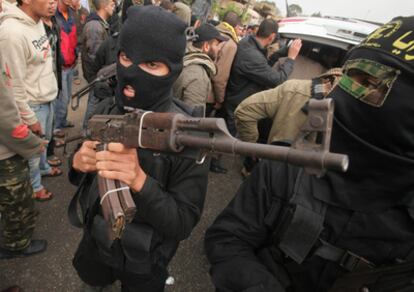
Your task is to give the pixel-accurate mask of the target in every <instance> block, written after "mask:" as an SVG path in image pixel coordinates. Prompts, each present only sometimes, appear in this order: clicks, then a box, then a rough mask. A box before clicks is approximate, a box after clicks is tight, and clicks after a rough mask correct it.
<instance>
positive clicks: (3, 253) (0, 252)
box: [0, 239, 47, 260]
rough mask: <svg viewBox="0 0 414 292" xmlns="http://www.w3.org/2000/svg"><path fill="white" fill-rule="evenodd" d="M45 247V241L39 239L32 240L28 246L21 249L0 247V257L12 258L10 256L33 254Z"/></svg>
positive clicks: (42, 250) (21, 256) (20, 256)
mask: <svg viewBox="0 0 414 292" xmlns="http://www.w3.org/2000/svg"><path fill="white" fill-rule="evenodd" d="M46 249H47V241H46V240H43V239H40V240H32V241H31V242H30V244H29V246H28V247H26V248H25V249H22V250H16V251H14V250H8V249H4V248H1V249H0V259H1V260H3V259H12V258H23V257H28V256H31V255H35V254H38V253H41V252H44V251H45V250H46Z"/></svg>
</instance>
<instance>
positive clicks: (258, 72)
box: [225, 36, 294, 110]
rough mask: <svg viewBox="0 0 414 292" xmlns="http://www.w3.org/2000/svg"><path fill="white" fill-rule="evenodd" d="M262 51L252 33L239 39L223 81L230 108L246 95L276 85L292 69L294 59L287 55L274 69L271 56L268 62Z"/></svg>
mask: <svg viewBox="0 0 414 292" xmlns="http://www.w3.org/2000/svg"><path fill="white" fill-rule="evenodd" d="M266 53H267V51H266V49H265V48H263V47H262V46H261V45H260V44H259V43H258V42H257V40H256V38H255V37H254V36H248V37H246V38H244V39H243V40H241V41H240V42H239V45H238V48H237V53H236V57H235V58H234V61H233V65H232V68H231V73H230V79H229V82H228V84H227V89H226V100H225V103H226V106H230V108H232V109H233V110H234V109H236V107H237V106H238V105H239V103H241V102H242V101H243V100H244V99H245V98H246V97H248V96H250V95H252V94H254V93H256V92H259V91H263V90H266V89H270V88H273V87H276V86H278V85H280V84H281V83H283V82H284V81H286V80H287V78H288V76H289V74H290V73H292V70H293V63H294V61H293V60H292V59H287V61H286V62H285V63H284V64H283V65H282V66H280V69H279V70H276V69H274V68H272V65H273V63H274V61H275V60H272V61H270V62H269V61H268V60H267V58H266Z"/></svg>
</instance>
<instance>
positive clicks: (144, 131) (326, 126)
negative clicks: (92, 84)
mask: <svg viewBox="0 0 414 292" xmlns="http://www.w3.org/2000/svg"><path fill="white" fill-rule="evenodd" d="M128 110H130V112H129V113H127V114H125V115H95V116H93V117H92V118H91V119H90V120H89V122H88V129H87V136H88V138H89V139H91V140H93V141H99V142H101V143H102V145H103V148H104V147H106V146H105V145H107V143H110V142H118V143H122V144H124V145H125V146H126V147H128V148H148V149H151V150H153V151H156V152H160V153H161V152H164V153H176V154H177V155H182V156H187V157H190V158H194V159H195V160H196V161H197V163H200V164H201V163H203V162H204V159H205V157H206V155H207V154H209V153H224V154H225V153H227V154H239V155H247V156H255V157H258V158H267V159H273V160H279V161H285V162H288V163H290V164H294V165H298V166H303V167H304V168H305V170H307V171H308V172H310V173H312V174H316V175H319V176H321V175H323V174H324V172H325V171H326V170H327V169H331V170H336V171H342V172H344V171H346V170H347V168H348V157H347V156H346V155H342V154H337V153H331V152H329V145H330V138H331V129H332V119H333V101H332V100H331V99H325V100H316V99H311V100H310V102H309V112H308V120H307V122H305V124H304V126H303V129H302V131H301V133H300V135H299V137H298V139H297V140H296V142H295V143H294V144H293V146H292V147H284V146H274V145H264V144H256V143H247V142H242V141H240V140H238V139H236V138H234V137H233V136H231V134H230V133H229V132H228V130H227V127H226V124H225V122H224V120H223V119H219V118H193V117H188V116H184V115H182V114H179V113H154V112H148V111H143V110H139V109H128ZM314 134H317V136H318V138H317V139H316V140H315V141H320V143H316V142H312V141H311V140H309V139H308V138H309V136H314ZM194 152H195V153H194ZM98 184H99V192H100V198H101V205H102V211H103V215H104V218H105V220H106V221H107V222H108V223H109V225H110V237H111V238H112V239H115V238H119V237H120V236H121V234H122V230H123V228H124V226H125V224H126V222H130V221H131V220H132V219H133V218H134V215H135V211H136V208H135V204H134V201H133V200H132V198H131V193H130V191H129V189H128V187H127V186H126V185H124V184H123V183H121V182H119V181H112V180H108V179H103V178H101V177H99V176H98Z"/></svg>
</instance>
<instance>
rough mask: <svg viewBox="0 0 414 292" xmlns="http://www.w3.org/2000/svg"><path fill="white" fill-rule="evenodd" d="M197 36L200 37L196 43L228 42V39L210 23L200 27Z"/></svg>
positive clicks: (197, 29) (196, 31) (196, 32)
mask: <svg viewBox="0 0 414 292" xmlns="http://www.w3.org/2000/svg"><path fill="white" fill-rule="evenodd" d="M195 34H196V35H197V36H198V37H197V39H196V40H195V42H205V41H210V40H214V39H216V40H218V41H219V42H225V41H227V40H228V38H226V37H224V36H222V35H221V34H220V32H219V31H218V29H217V28H215V27H214V26H213V25H211V24H209V23H204V24H202V25H201V26H200V27H198V28H196V30H195Z"/></svg>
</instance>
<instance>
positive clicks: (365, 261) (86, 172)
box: [0, 0, 414, 292]
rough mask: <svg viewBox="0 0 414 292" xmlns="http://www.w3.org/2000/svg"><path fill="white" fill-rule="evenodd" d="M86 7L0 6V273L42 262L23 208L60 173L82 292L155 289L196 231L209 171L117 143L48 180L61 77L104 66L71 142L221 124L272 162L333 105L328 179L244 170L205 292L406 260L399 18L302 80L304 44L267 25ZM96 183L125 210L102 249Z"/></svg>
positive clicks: (65, 94) (29, 209)
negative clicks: (96, 135) (129, 128)
mask: <svg viewBox="0 0 414 292" xmlns="http://www.w3.org/2000/svg"><path fill="white" fill-rule="evenodd" d="M92 3H93V6H94V9H93V11H89V5H87V6H88V7H83V6H82V5H81V3H80V1H79V0H30V1H29V0H17V3H13V4H12V3H9V2H7V1H4V0H3V2H1V1H0V4H2V5H0V66H1V69H2V78H0V87H1V90H0V105H2V107H1V108H2V111H1V113H0V129H1V134H0V214H1V220H2V222H3V223H4V224H3V225H4V227H3V246H2V247H1V248H0V259H10V258H15V257H25V256H31V255H35V254H38V253H41V252H44V251H45V250H46V249H47V241H46V240H40V239H38V240H35V239H32V234H33V230H34V228H35V226H36V219H37V216H38V212H37V211H36V209H35V205H34V201H35V200H37V201H47V200H50V199H53V194H52V193H51V192H50V191H48V190H47V188H46V187H45V186H44V185H43V184H42V177H45V176H49V177H56V176H60V175H62V173H64V172H66V173H67V175H68V179H69V181H70V182H71V183H72V184H74V185H77V186H78V193H80V196H81V197H80V198H81V199H80V204H81V205H82V219H83V222H84V228H83V236H82V239H81V241H80V243H79V246H78V248H77V251H76V253H75V255H74V259H73V265H74V268H75V270H76V271H77V273H78V275H79V277H80V279H81V280H82V282H83V288H84V291H101V290H102V289H104V288H105V287H108V286H111V285H113V283H114V282H115V281H116V280H119V281H120V282H121V284H122V291H145V292H151V291H154V292H156V291H164V287H165V283H166V279H167V278H168V271H167V267H168V264H169V262H170V261H171V259H172V257H173V256H174V254H175V253H176V251H177V248H178V245H179V243H180V241H182V240H184V239H186V238H188V237H189V236H190V234H191V232H192V230H193V228H194V227H195V226H196V224H197V223H198V221H199V220H200V217H201V214H202V212H203V206H204V200H205V197H206V193H207V182H208V173H209V171H213V172H217V173H222V174H225V173H226V172H227V170H226V169H225V168H224V167H223V166H222V165H221V164H220V158H221V157H220V156H219V155H215V156H214V157H212V158H210V159H207V160H206V161H205V162H204V163H202V164H199V163H197V161H196V159H195V158H194V159H190V158H188V157H181V156H177V155H170V154H168V153H156V152H154V151H152V150H150V149H144V148H142V149H141V148H137V149H130V148H127V147H125V146H124V145H122V144H120V143H109V144H108V145H107V148H106V149H105V150H103V151H97V145H98V142H96V141H84V142H82V143H80V144H79V146H78V147H77V148H76V150H75V152H74V153H73V154H72V156H71V158H70V161H69V169H68V170H67V171H65V170H62V169H61V168H60V166H61V164H62V161H61V159H60V158H59V157H57V156H56V155H55V154H54V148H55V147H59V146H62V145H64V144H65V131H66V130H65V128H68V127H73V126H75V125H74V123H73V122H71V121H69V120H68V119H67V116H68V106H69V102H70V100H71V96H72V86H73V84H74V83H76V82H78V81H77V80H79V78H80V76H79V74H80V73H79V72H80V71H81V72H82V74H83V77H84V79H85V80H86V81H87V82H92V81H94V80H95V79H96V78H97V76H98V75H99V71H100V70H101V69H104V68H105V67H106V66H109V65H112V64H115V63H116V78H111V79H110V80H105V81H101V82H98V83H96V84H95V85H94V87H92V90H91V91H90V92H89V96H88V101H87V105H86V109H85V114H84V118H83V122H82V125H81V128H83V129H85V128H86V127H87V124H88V120H89V119H90V118H91V117H92V116H93V115H94V114H105V115H120V114H124V113H126V108H127V107H128V108H139V109H143V110H147V111H153V112H175V113H181V114H184V115H187V116H198V117H221V118H224V119H225V121H226V124H227V127H228V129H229V132H230V133H231V135H233V136H235V137H238V138H239V139H242V140H243V141H247V142H253V143H268V144H276V145H284V146H290V145H291V144H292V142H293V141H294V140H295V138H296V137H297V135H298V133H299V131H300V129H301V127H302V125H303V124H304V123H305V121H306V119H307V113H308V112H307V104H308V102H309V100H310V99H324V98H333V99H334V101H335V103H336V110H335V117H334V123H333V130H332V142H331V149H332V151H333V152H337V153H343V154H347V155H348V156H349V158H350V161H351V162H350V166H349V169H348V171H347V172H346V173H339V172H335V171H327V172H326V175H325V176H324V177H322V178H320V177H316V176H312V175H309V174H307V173H306V172H304V171H303V169H301V168H300V167H294V166H291V165H288V164H286V163H284V162H275V161H266V160H263V161H259V160H258V159H257V158H256V157H245V158H244V167H243V169H242V174H243V175H244V176H245V178H246V180H245V181H244V182H243V184H242V185H241V186H240V189H239V190H238V192H237V193H236V195H235V197H234V199H233V200H232V201H231V203H230V204H229V205H228V206H227V207H226V208H225V209H224V210H223V212H222V213H221V214H220V215H219V217H218V218H217V219H216V220H215V222H214V223H213V225H212V226H211V227H210V228H208V230H207V231H206V237H205V250H206V255H207V258H208V260H209V262H210V263H211V270H210V273H211V277H212V281H213V283H214V285H215V287H216V289H217V291H219V292H227V291H245V292H247V291H249V292H256V291H257V292H259V291H328V290H329V289H330V288H331V287H333V286H335V285H336V284H335V283H336V281H337V279H341V277H343V276H344V275H346V274H349V273H350V274H352V275H353V274H355V273H358V272H365V273H370V272H375V271H376V269H377V268H381V267H384V266H385V267H389V268H390V269H393V268H394V267H396V268H398V267H399V265H401V264H404V263H405V262H410V261H412V260H413V257H414V254H413V252H412V251H413V250H414V249H413V248H414V233H413V230H412V222H413V218H412V207H413V202H414V201H413V198H414V197H413V195H414V193H413V192H414V185H413V184H414V183H413V180H412V177H413V175H414V174H413V171H414V155H413V151H412V149H413V146H414V140H413V137H414V133H413V129H414V125H413V119H412V118H411V115H412V114H413V111H414V103H413V100H412V98H411V99H410V97H411V94H412V91H413V89H414V88H413V85H412V83H411V82H410V80H411V79H412V78H413V77H414V63H413V60H414V58H413V56H412V54H410V50H412V48H413V42H414V41H413V39H412V35H411V31H412V30H413V29H414V17H406V18H402V17H401V18H395V19H393V20H392V21H391V22H390V23H388V24H387V25H385V26H384V27H382V28H380V29H378V30H377V31H375V32H373V33H372V34H371V35H370V36H368V37H367V38H366V39H365V40H364V41H363V42H362V43H361V44H360V45H359V46H357V47H355V48H354V49H352V50H351V51H350V52H348V55H347V57H346V58H345V60H333V59H332V56H333V55H337V52H332V51H330V52H327V53H326V54H322V51H321V54H322V55H323V56H321V60H325V61H326V62H321V63H318V64H317V65H316V66H314V67H312V68H311V69H309V70H308V68H307V69H306V70H304V69H303V68H304V67H300V66H302V64H304V63H306V62H308V60H307V59H306V56H304V54H303V51H306V50H307V47H306V43H305V42H302V41H301V40H300V39H295V40H292V41H291V42H290V43H289V44H285V43H284V42H282V41H281V40H280V38H279V36H278V22H277V21H275V20H274V19H271V18H266V19H264V20H263V21H262V22H261V23H260V25H251V26H243V25H242V22H241V18H240V15H238V14H237V13H236V12H234V11H229V12H227V13H226V14H225V15H224V16H223V18H222V19H220V21H216V20H209V21H206V22H203V21H201V20H202V19H203V17H200V16H197V15H192V13H191V8H190V7H189V6H187V5H186V4H185V3H183V2H180V1H175V2H170V1H169V0H162V1H133V0H132V1H129V0H125V1H124V2H123V3H122V5H119V3H118V2H116V1H113V0H93V1H92ZM85 5H86V4H85ZM332 60H333V61H332ZM342 61H343V63H341V62H342ZM338 64H340V65H341V67H340V68H339V67H336V66H338ZM79 66H81V68H82V70H79V69H78V67H79ZM298 76H300V78H299V77H298ZM97 174H99V176H100V177H103V178H106V179H114V180H119V181H121V182H123V183H124V184H125V185H126V186H127V187H128V189H129V192H130V193H131V196H132V198H133V200H134V202H135V204H136V206H137V213H136V215H135V217H134V218H133V220H132V222H130V223H128V224H127V225H126V227H125V229H124V230H123V233H122V236H121V237H120V238H119V239H116V240H113V239H111V238H109V237H108V235H107V234H108V233H107V230H108V225H107V224H108V222H106V221H105V218H104V216H103V214H102V210H101V208H100V204H101V203H102V202H101V199H100V196H99V187H98V176H97ZM412 283H413V282H412V279H411V278H409V281H406V282H404V281H400V282H399V285H405V286H401V287H404V288H406V287H411V288H413V287H412V285H413V284H412ZM363 284H364V283H363ZM391 284H392V285H394V284H395V283H388V282H387V283H385V284H384V283H383V284H381V285H391ZM372 285H375V283H374V284H372ZM409 285H411V286H409ZM372 287H375V286H372ZM390 287H394V286H390ZM15 289H17V288H15ZM10 291H12V290H10ZM13 291H18V290H13ZM373 291H375V290H373ZM407 291H408V290H407Z"/></svg>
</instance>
